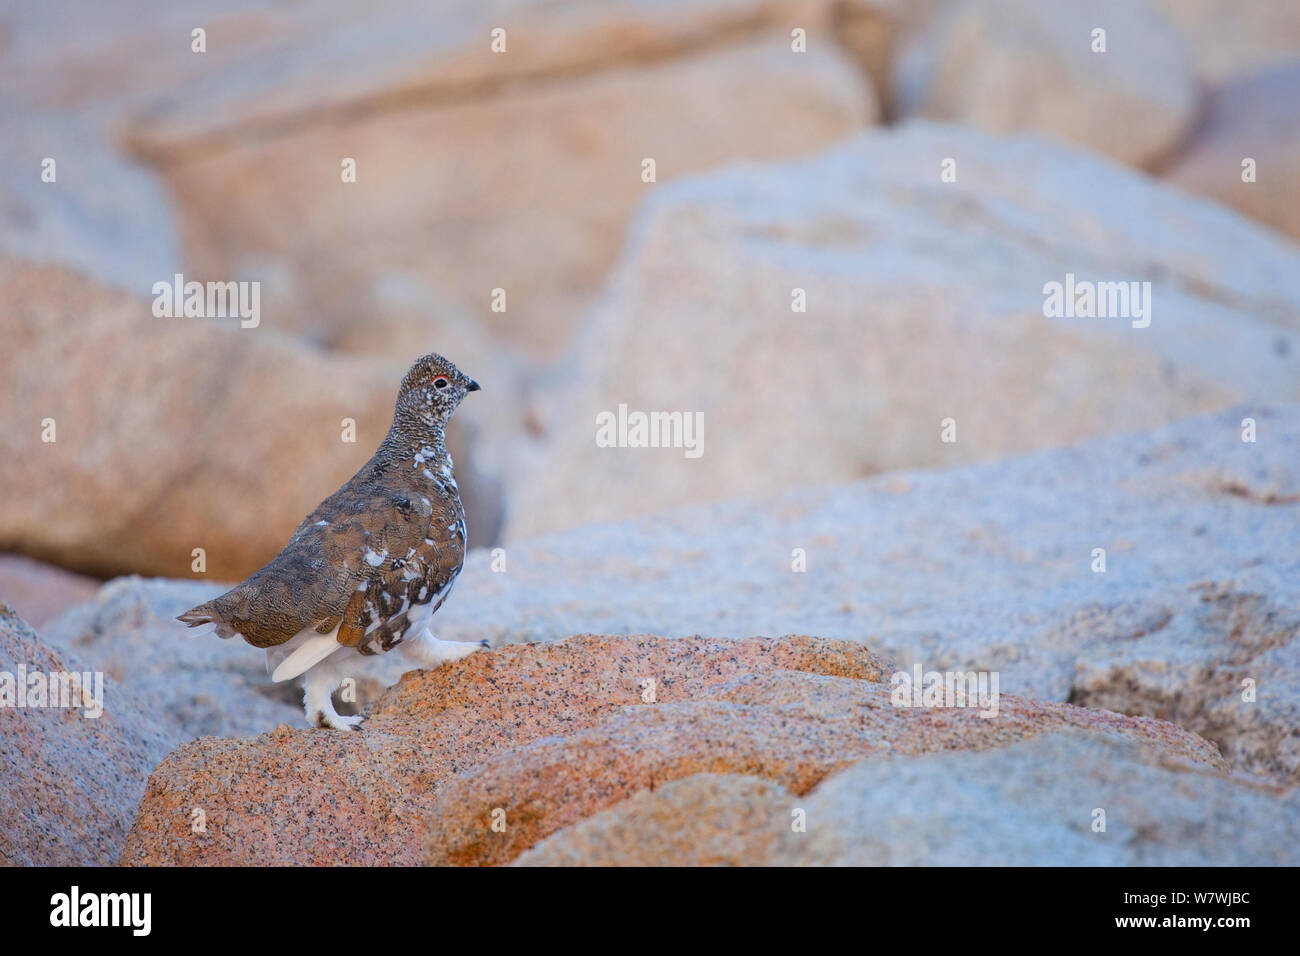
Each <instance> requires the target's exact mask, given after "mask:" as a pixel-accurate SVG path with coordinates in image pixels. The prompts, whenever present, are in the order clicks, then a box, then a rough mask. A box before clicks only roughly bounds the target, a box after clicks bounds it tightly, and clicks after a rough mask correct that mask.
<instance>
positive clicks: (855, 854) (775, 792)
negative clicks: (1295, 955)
mask: <svg viewBox="0 0 1300 956" xmlns="http://www.w3.org/2000/svg"><path fill="white" fill-rule="evenodd" d="M1099 810H1100V811H1103V812H1104V818H1103V817H1102V816H1101V815H1100V814H1099V813H1098V811H1099ZM1102 823H1104V825H1105V828H1104V829H1102V828H1101V824H1102ZM1298 839H1300V793H1297V791H1295V790H1286V789H1284V788H1281V787H1273V786H1267V785H1261V784H1259V783H1256V782H1252V781H1250V780H1245V779H1231V778H1225V777H1223V776H1222V775H1221V774H1217V773H1214V772H1212V771H1206V770H1205V768H1203V767H1198V766H1196V765H1194V764H1189V763H1187V762H1185V761H1181V760H1178V759H1174V758H1170V757H1168V756H1167V755H1159V754H1154V753H1153V752H1152V751H1151V750H1150V749H1148V748H1143V747H1140V746H1134V745H1133V744H1132V743H1130V742H1128V741H1125V740H1123V739H1120V738H1118V737H1115V736H1112V735H1096V734H1087V733H1079V732H1062V733H1053V734H1044V735H1042V736H1040V737H1037V738H1034V739H1033V740H1028V741H1023V742H1020V743H1015V744H1011V745H1010V746H1008V747H1005V748H1001V749H997V750H990V751H981V752H978V753H938V754H928V755H925V756H920V757H915V758H886V759H883V760H864V761H860V762H859V763H856V764H854V765H853V766H851V767H849V768H848V769H846V770H843V771H841V772H839V773H836V774H834V775H832V776H830V777H827V778H826V779H825V780H824V781H823V782H822V783H820V784H819V785H818V786H817V787H815V788H814V789H813V790H812V791H810V792H809V793H807V794H805V795H804V796H802V797H800V796H798V795H796V794H793V793H791V792H790V791H788V790H786V789H785V788H784V787H781V786H779V785H775V784H772V783H769V782H768V781H765V780H762V779H760V778H757V777H753V776H743V775H737V774H696V775H694V776H690V777H685V778H683V779H681V780H676V781H673V782H672V783H669V784H666V785H665V786H662V787H659V788H658V789H656V790H653V791H649V790H645V791H642V792H640V793H638V794H636V795H635V796H633V797H631V798H630V799H628V800H625V801H623V802H621V803H618V804H615V805H614V806H612V807H610V808H609V809H608V810H604V811H602V812H600V813H597V814H595V815H593V816H590V817H588V818H587V819H585V820H583V821H582V822H580V823H577V824H575V825H574V826H571V827H568V828H567V829H564V830H561V831H559V832H558V833H555V834H553V835H552V836H550V837H547V838H546V839H545V840H543V841H542V842H541V843H539V844H538V845H537V846H535V847H533V848H532V849H531V850H528V851H526V852H524V853H522V854H520V855H519V857H518V858H516V860H515V861H514V864H513V865H515V866H672V865H681V866H708V865H720V864H724V865H747V866H808V865H815V866H844V865H848V866H926V865H930V866H990V865H1017V866H1059V865H1061V864H1072V865H1086V866H1187V865H1197V864H1200V865H1205V864H1210V865H1218V866H1260V865H1264V866H1286V865H1290V866H1294V865H1295V864H1296V862H1297V860H1300V850H1297V848H1296V847H1297V840H1298Z"/></svg>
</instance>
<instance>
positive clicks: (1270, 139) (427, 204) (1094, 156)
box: [0, 0, 1300, 619]
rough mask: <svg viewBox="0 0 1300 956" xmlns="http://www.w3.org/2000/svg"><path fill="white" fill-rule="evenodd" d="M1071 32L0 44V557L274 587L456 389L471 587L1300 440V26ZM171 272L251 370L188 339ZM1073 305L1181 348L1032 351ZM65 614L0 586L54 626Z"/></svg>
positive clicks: (458, 15)
mask: <svg viewBox="0 0 1300 956" xmlns="http://www.w3.org/2000/svg"><path fill="white" fill-rule="evenodd" d="M1081 9H1083V8H1082V7H1081V5H1079V4H1076V3H1070V2H1064V0H956V2H944V0H924V2H907V0H658V2H651V0H565V2H543V0H511V2H483V0H448V2H444V3H438V4H427V3H417V2H414V0H375V2H371V3H367V4H364V5H360V4H355V3H351V2H344V0H312V2H305V0H304V2H265V0H263V2H256V3H254V2H246V0H177V2H171V3H165V4H163V3H152V2H144V0H116V2H114V3H111V4H105V3H101V2H98V0H68V2H52V3H42V4H29V3H19V2H9V3H6V4H4V5H3V7H0V89H3V91H4V92H3V97H2V98H0V222H2V228H0V237H2V238H0V256H3V261H0V302H3V312H0V323H2V328H0V333H2V335H3V341H4V346H5V347H4V349H3V358H0V376H3V380H4V395H5V399H4V416H3V422H2V423H0V488H3V489H4V499H3V501H2V502H0V549H3V550H4V551H7V552H10V553H11V554H13V555H22V556H25V559H34V560H38V561H41V562H48V563H50V564H53V565H56V566H58V568H59V569H62V570H66V571H71V572H77V573H80V574H84V575H90V576H93V577H95V578H107V577H111V576H114V575H119V574H125V573H132V572H135V573H145V574H157V575H169V576H177V577H194V576H198V575H194V574H193V573H192V571H191V562H192V550H193V549H194V548H196V547H202V548H204V549H205V551H206V559H207V569H206V572H205V574H204V575H202V576H203V577H205V578H207V579H209V580H212V579H236V578H238V577H240V576H242V575H245V574H247V573H249V572H251V571H252V570H254V569H255V568H256V567H258V566H260V565H261V564H262V563H263V562H264V561H265V560H267V559H268V558H269V557H270V556H271V555H272V554H274V553H275V551H276V550H277V549H278V548H279V547H280V546H281V545H282V544H283V542H284V540H285V539H286V538H287V536H288V535H289V533H290V532H291V531H292V529H293V527H294V526H295V524H296V523H297V521H298V520H299V519H300V518H301V517H302V515H303V514H305V513H306V512H307V511H308V510H309V509H310V508H311V507H312V506H313V505H314V504H315V502H316V501H318V500H319V498H320V497H321V496H323V495H324V494H325V493H327V492H328V491H330V490H331V489H333V488H334V487H336V486H337V484H339V483H340V482H341V481H342V480H343V479H345V478H346V477H347V476H348V475H349V474H350V473H352V471H354V470H355V469H356V468H357V467H358V466H359V465H360V464H361V463H362V462H363V461H364V460H365V458H366V457H367V456H368V455H369V454H370V452H371V451H372V450H373V447H374V445H375V444H376V443H377V442H378V440H379V438H380V437H381V436H382V433H383V431H384V430H385V428H386V426H387V423H388V416H389V414H390V411H391V404H392V401H393V396H394V392H395V388H396V382H397V380H398V376H399V375H400V373H401V371H402V370H403V369H404V368H405V367H406V366H407V365H408V364H409V362H410V360H411V359H412V358H413V357H414V356H415V355H417V354H420V353H423V352H425V351H429V350H438V351H442V352H445V353H446V354H448V355H450V356H452V357H454V359H455V361H456V362H457V363H458V364H459V365H460V366H461V367H463V368H465V369H467V370H469V371H470V373H471V374H473V375H475V377H476V378H477V379H478V380H479V381H480V382H482V383H484V386H485V390H484V392H483V395H482V396H481V397H480V396H476V398H475V401H473V402H470V403H467V404H466V406H465V408H464V409H463V410H462V412H461V414H460V415H459V416H458V418H457V421H456V423H455V424H456V432H455V434H454V436H453V454H454V455H455V457H456V461H457V465H458V469H459V470H460V474H461V475H462V480H461V487H462V489H464V494H465V497H466V499H467V506H468V508H469V510H470V536H471V544H472V545H474V546H486V545H490V544H495V543H498V542H503V541H508V540H513V539H517V538H519V537H521V536H524V535H529V534H532V533H536V532H544V531H552V530H557V529H563V528H567V527H570V526H573V525H576V524H580V523H583V522H587V521H591V520H595V519H604V518H617V517H623V516H630V515H636V514H642V513H649V512H655V511H660V510H663V509H670V508H676V507H679V506H682V505H688V504H693V503H703V502H712V501H719V500H723V499H729V498H745V497H755V496H761V495H767V494H773V493H777V492H781V491H784V490H787V489H789V488H792V487H797V486H801V485H805V484H810V483H818V482H824V481H836V480H851V479H855V478H859V477H862V476H864V475H870V474H873V473H876V472H879V471H882V470H888V469H895V468H904V467H912V466H938V465H949V464H964V463H970V462H976V461H983V460H988V459H992V458H999V457H1002V456H1006V455H1010V454H1015V453H1018V452H1024V451H1030V450H1033V449H1035V448H1040V447H1049V446H1055V445H1060V444H1064V443H1067V442H1071V441H1075V440H1078V439H1082V438H1086V437H1089V436H1093V435H1097V434H1101V433H1105V432H1109V431H1127V430H1135V429H1140V428H1145V427H1152V426H1157V425H1161V424H1164V423H1167V422H1170V421H1173V420H1175V419H1178V418H1183V417H1187V416H1189V415H1193V414H1198V413H1203V412H1209V411H1215V410H1219V409H1222V408H1225V407H1228V406H1230V405H1233V404H1235V403H1238V402H1242V401H1247V400H1265V401H1288V400H1292V401H1293V400H1296V399H1297V398H1300V374H1297V372H1298V371H1300V369H1298V368H1297V362H1298V361H1300V341H1297V333H1298V332H1300V249H1298V248H1297V246H1296V245H1295V240H1296V238H1298V237H1300V190H1296V189H1295V188H1294V182H1295V177H1296V174H1297V173H1300V124H1298V123H1297V120H1296V115H1297V114H1296V110H1295V108H1294V107H1295V103H1296V101H1297V92H1300V86H1298V85H1297V83H1298V81H1297V77H1298V76H1300V6H1297V5H1296V4H1295V3H1294V2H1293V0H1256V2H1252V3H1251V4H1249V5H1248V6H1247V7H1243V6H1242V5H1241V4H1239V3H1235V2H1231V0H1104V2H1098V3H1092V4H1089V5H1087V7H1086V11H1087V12H1086V13H1083V12H1080V10H1081ZM1096 26H1100V27H1103V28H1105V29H1106V31H1107V52H1106V53H1105V54H1095V53H1093V52H1091V50H1090V48H1089V42H1088V37H1089V34H1090V32H1091V30H1092V28H1094V27H1096ZM200 27H201V28H202V29H203V30H205V31H206V52H204V53H201V54H199V53H195V52H192V51H191V31H192V30H193V29H195V28H200ZM497 27H500V28H503V29H504V30H505V31H506V34H505V37H506V52H505V53H494V52H492V49H491V46H490V43H491V33H492V30H493V29H494V28H497ZM794 30H803V31H805V33H806V38H807V39H806V52H802V53H796V52H793V50H792V31H794ZM1243 156H1250V157H1252V158H1254V159H1255V160H1256V162H1257V164H1258V168H1259V178H1258V182H1255V183H1251V184H1243V183H1242V182H1241V177H1240V164H1241V159H1242V157H1243ZM46 157H52V158H54V159H55V160H56V161H57V164H58V165H57V181H56V182H54V183H47V182H43V181H42V179H41V176H40V172H41V163H42V160H43V159H44V158H46ZM647 157H649V158H653V159H654V160H655V165H656V172H657V181H656V182H653V183H645V182H643V181H642V178H641V170H642V160H643V159H644V158H647ZM947 157H953V158H955V159H956V160H957V171H958V175H957V181H956V182H955V183H942V182H941V181H940V178H939V168H940V163H941V162H942V161H943V160H944V159H945V158H947ZM345 158H352V159H355V160H356V164H357V177H356V182H355V183H345V182H343V181H342V179H341V176H340V169H341V163H342V161H343V160H344V159H345ZM1197 196H1199V197H1205V198H1206V199H1208V200H1210V202H1203V201H1200V200H1198V199H1197V198H1195V197H1197ZM178 272H179V273H183V274H184V275H185V277H186V279H187V280H197V281H208V280H214V281H232V280H248V281H257V282H260V283H261V287H262V303H261V306H262V321H261V324H260V326H259V327H258V328H256V329H249V330H241V329H238V328H235V327H232V323H222V322H221V321H219V320H196V319H159V318H155V317H154V316H153V315H152V314H151V311H150V303H151V292H150V289H151V286H152V285H153V283H155V282H158V281H170V279H171V277H172V276H173V275H174V274H175V273H178ZM1066 272H1075V273H1078V274H1080V276H1081V277H1082V276H1085V275H1086V276H1091V277H1095V278H1100V279H1116V280H1124V281H1148V280H1149V281H1151V282H1152V283H1153V286H1154V289H1155V292H1154V296H1155V312H1154V319H1153V323H1152V327H1151V328H1150V329H1146V330H1142V331H1140V332H1131V331H1129V330H1128V328H1127V324H1126V323H1122V322H1121V323H1109V324H1108V323H1107V322H1104V321H1097V320H1069V321H1066V320H1052V319H1044V318H1043V317H1042V314H1041V304H1042V291H1041V290H1042V286H1043V283H1044V282H1047V281H1053V280H1056V281H1059V280H1061V279H1063V277H1064V274H1065V273H1066ZM795 287H799V288H803V289H805V291H806V293H807V296H808V302H809V304H808V311H807V313H802V314H795V313H792V312H791V309H790V295H791V290H792V289H793V288H795ZM495 289H503V290H505V294H506V302H507V306H506V311H504V312H494V311H493V310H492V299H493V290H495ZM620 402H627V403H628V404H630V405H631V406H632V407H634V408H645V409H658V408H663V409H685V410H692V411H696V410H698V411H702V412H704V417H705V422H706V433H705V454H704V456H703V458H701V459H699V460H689V461H688V460H684V459H683V458H682V457H681V456H680V454H675V453H667V452H665V453H661V454H660V453H657V454H659V457H657V458H656V459H655V466H654V467H653V468H647V467H645V460H644V459H642V458H641V457H639V456H636V455H623V456H617V455H614V456H611V455H608V454H604V453H603V451H604V450H603V449H597V448H596V447H595V445H594V441H593V437H592V436H593V429H594V417H593V416H594V414H595V413H596V412H597V411H600V410H603V409H612V408H615V407H617V405H618V404H619V403H620ZM948 415H955V416H957V417H958V418H959V419H960V427H961V433H960V440H959V441H958V442H957V443H956V444H955V445H943V444H940V443H939V442H938V441H937V440H936V436H937V432H938V426H939V421H940V419H942V418H944V417H946V416H948ZM46 418H53V419H55V420H56V422H57V427H58V441H57V442H55V443H52V444H47V443H44V442H42V441H41V422H42V420H43V419H46ZM344 418H352V419H354V420H355V421H356V422H357V440H356V442H355V443H354V444H349V443H345V442H343V441H341V440H340V432H341V422H342V420H343V419H344ZM40 573H41V571H40V568H39V566H38V565H35V564H32V563H31V562H30V561H27V560H24V559H20V558H18V557H10V558H9V559H8V560H7V561H5V562H4V563H0V593H4V592H6V591H7V592H8V593H10V594H13V595H14V600H15V601H16V605H17V607H18V610H19V611H20V612H27V613H29V614H31V615H33V616H35V617H36V618H38V619H39V618H40V617H41V616H42V614H43V613H44V612H43V611H41V610H40V600H41V599H39V598H36V597H33V598H30V599H28V600H30V601H31V602H32V603H31V604H29V605H28V608H30V611H29V610H28V608H25V607H24V606H23V599H22V598H21V596H20V593H30V594H38V593H40V590H41V588H40V585H39V583H38V582H39V580H40ZM70 582H71V583H70ZM20 584H21V587H22V588H24V589H25V591H24V592H19V591H18V588H19V585H20ZM65 586H69V587H73V588H76V587H79V586H80V583H79V579H69V578H67V577H63V576H61V575H60V574H59V573H55V572H51V573H50V576H49V588H50V589H58V588H62V587H65ZM51 593H61V592H57V591H56V590H52V591H51ZM69 593H72V594H75V593H78V592H76V591H75V590H74V591H71V592H69ZM46 603H50V602H49V601H46ZM53 603H55V604H57V601H55V602H53Z"/></svg>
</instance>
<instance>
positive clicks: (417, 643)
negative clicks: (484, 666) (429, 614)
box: [405, 631, 489, 667]
mask: <svg viewBox="0 0 1300 956" xmlns="http://www.w3.org/2000/svg"><path fill="white" fill-rule="evenodd" d="M405 646H407V647H408V648H409V650H410V653H411V654H412V655H413V656H414V657H415V658H416V659H417V660H418V661H419V662H420V663H421V664H423V665H424V666H425V667H437V666H438V665H439V664H445V663H447V661H458V660H460V659H461V658H462V657H469V655H471V654H473V653H475V652H476V651H482V650H486V649H487V648H488V647H489V644H488V642H487V641H440V640H438V638H436V637H434V636H433V635H432V634H430V633H429V632H428V631H425V632H424V633H423V634H421V635H420V636H419V637H418V638H416V639H415V640H414V641H408V642H407V643H406V645H405Z"/></svg>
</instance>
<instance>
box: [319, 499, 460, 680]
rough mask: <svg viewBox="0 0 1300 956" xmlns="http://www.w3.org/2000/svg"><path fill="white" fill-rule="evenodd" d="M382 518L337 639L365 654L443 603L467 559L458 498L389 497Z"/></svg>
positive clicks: (392, 641) (397, 638) (387, 645)
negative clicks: (362, 576)
mask: <svg viewBox="0 0 1300 956" xmlns="http://www.w3.org/2000/svg"><path fill="white" fill-rule="evenodd" d="M382 510H383V512H384V520H383V521H382V522H380V521H379V520H375V521H373V523H372V524H371V525H370V527H372V528H375V527H379V528H381V530H380V531H379V533H377V534H376V533H373V532H372V533H371V535H370V537H369V538H368V539H367V546H366V548H365V549H364V552H363V558H362V560H363V562H364V564H365V565H366V574H365V576H364V578H363V579H361V580H360V581H359V582H358V583H357V586H356V590H355V591H354V592H353V594H352V596H351V598H350V599H349V601H348V605H347V608H346V610H345V611H344V612H343V615H342V623H341V625H340V627H339V631H338V643H340V644H342V645H344V646H345V647H355V648H356V649H357V650H359V651H360V652H361V653H363V654H375V653H379V652H383V651H387V650H389V649H391V648H392V647H393V646H394V645H396V644H398V643H400V642H401V640H402V639H403V638H404V637H405V636H406V631H407V629H408V628H409V627H410V626H411V625H412V624H414V623H416V622H417V621H419V620H424V619H426V618H427V617H428V616H429V615H431V614H433V612H434V611H436V610H437V609H438V607H439V606H440V605H441V604H442V602H443V600H445V599H446V597H447V594H448V592H449V591H450V589H451V585H452V583H453V582H454V581H455V579H456V575H458V574H460V569H461V566H462V565H463V564H464V561H465V512H464V510H463V509H462V508H461V505H460V501H459V500H458V499H457V498H456V497H455V496H452V497H451V498H450V499H445V498H437V499H435V500H432V501H431V500H430V499H429V498H427V497H424V496H423V495H419V494H412V493H410V492H398V493H395V494H392V495H390V496H387V498H386V499H385V501H384V502H383V503H382Z"/></svg>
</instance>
